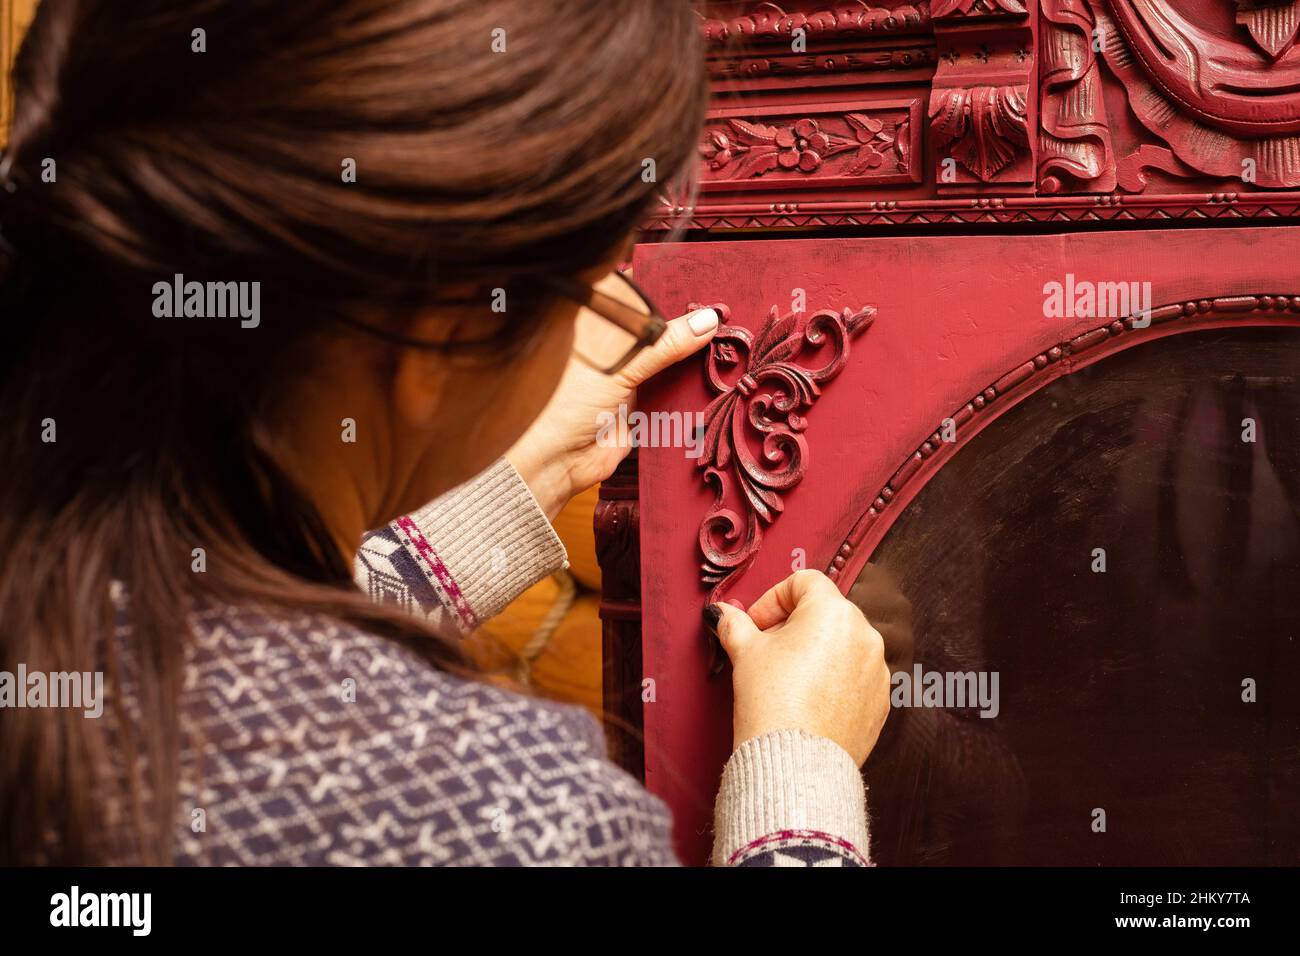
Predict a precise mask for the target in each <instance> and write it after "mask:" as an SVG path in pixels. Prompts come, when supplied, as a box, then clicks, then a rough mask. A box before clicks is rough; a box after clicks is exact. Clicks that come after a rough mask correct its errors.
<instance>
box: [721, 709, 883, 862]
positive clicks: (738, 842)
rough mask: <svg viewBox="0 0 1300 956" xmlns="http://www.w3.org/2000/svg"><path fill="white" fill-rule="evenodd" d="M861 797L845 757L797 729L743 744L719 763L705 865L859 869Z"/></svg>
mask: <svg viewBox="0 0 1300 956" xmlns="http://www.w3.org/2000/svg"><path fill="white" fill-rule="evenodd" d="M868 850H869V843H868V836H867V800H866V790H865V786H864V784H863V782H862V776H861V774H860V773H859V771H858V768H857V766H856V765H855V764H854V763H853V758H852V757H850V756H849V754H848V752H847V751H846V750H844V748H842V747H840V746H839V745H838V744H836V743H834V742H833V741H831V740H828V739H826V738H825V737H818V736H816V735H814V734H809V733H806V732H804V731H802V730H778V731H773V732H772V733H768V734H763V735H762V736H759V737H754V738H752V739H750V740H747V741H745V742H744V743H743V744H741V745H740V746H739V747H737V748H736V752H735V753H733V754H732V755H731V759H730V760H728V761H727V766H726V769H725V770H724V771H723V773H722V787H721V789H720V790H719V791H718V801H717V804H716V807H715V811H714V843H713V865H714V866H736V865H741V864H745V863H747V862H748V863H756V862H757V863H762V862H766V863H769V864H771V863H778V862H785V860H778V859H776V857H777V856H778V855H780V856H782V857H784V858H785V859H786V860H790V861H795V862H797V863H798V864H799V865H813V863H812V862H810V861H812V860H820V859H826V860H829V861H831V862H842V863H848V864H850V865H853V864H856V865H858V866H867V865H869V863H868Z"/></svg>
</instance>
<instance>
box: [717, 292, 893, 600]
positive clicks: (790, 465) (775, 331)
mask: <svg viewBox="0 0 1300 956" xmlns="http://www.w3.org/2000/svg"><path fill="white" fill-rule="evenodd" d="M874 317H875V309H874V308H872V307H871V306H866V307H864V308H861V309H858V310H856V311H855V310H853V309H847V308H846V309H844V310H843V311H842V312H834V311H831V310H829V309H826V310H822V311H820V312H814V313H813V314H812V315H810V316H809V317H808V318H807V320H806V321H803V319H802V313H797V312H791V313H789V314H787V315H785V316H780V315H779V314H778V313H777V310H776V308H775V307H774V308H773V309H772V312H771V314H770V315H769V317H768V319H767V322H766V323H765V324H764V325H763V328H762V330H761V331H760V332H759V333H758V335H757V336H755V335H754V334H753V333H751V332H750V331H749V330H748V329H745V328H741V327H739V326H734V325H724V326H723V327H722V329H721V330H720V331H719V332H718V333H717V335H716V336H715V337H714V339H713V342H712V344H711V345H710V347H709V356H708V362H707V364H706V374H707V377H708V383H709V388H710V389H711V390H712V391H713V392H715V393H716V394H717V397H716V398H714V399H713V401H712V402H710V403H709V406H708V408H706V409H705V411H704V427H705V432H704V448H703V455H702V456H701V458H700V463H699V467H700V468H702V469H703V470H704V481H705V483H706V484H710V485H712V486H713V488H714V490H715V492H716V497H715V498H714V501H713V505H712V506H711V507H710V508H709V511H708V513H707V514H706V515H705V516H704V520H703V521H702V522H701V523H700V532H699V541H700V550H701V551H702V552H703V554H704V563H703V565H702V566H701V571H702V575H701V578H702V580H703V581H704V583H705V584H710V585H713V587H712V590H711V592H710V594H709V601H710V602H712V601H715V600H717V599H718V597H719V595H720V594H721V593H722V591H723V589H724V587H725V586H726V584H727V582H728V581H730V580H731V579H732V577H733V576H735V575H737V574H739V573H740V572H742V571H743V570H744V569H745V568H746V567H748V566H749V564H750V562H751V561H753V559H754V556H755V555H756V554H757V553H758V549H759V545H760V543H761V541H762V528H763V526H764V525H769V524H771V523H772V522H773V521H775V520H776V518H777V516H778V515H780V514H781V511H782V510H783V508H784V502H783V500H782V495H783V494H785V493H786V492H788V491H789V490H790V489H791V488H793V487H794V486H795V485H797V484H798V483H799V482H800V481H802V480H803V476H804V474H805V472H806V470H807V467H808V443H807V440H806V439H805V438H804V435H803V432H804V429H805V428H807V426H808V422H807V419H806V418H805V417H804V413H805V412H806V411H807V410H808V409H809V408H811V407H812V405H813V404H814V403H815V402H816V401H817V399H818V397H819V396H820V395H821V389H822V386H823V385H825V384H826V383H827V382H829V381H830V380H831V379H833V378H834V377H835V376H836V375H838V374H839V373H840V371H841V370H842V369H843V368H844V365H845V363H846V362H847V361H848V358H849V340H850V339H851V338H852V337H853V336H855V335H858V334H859V333H861V332H863V331H864V330H866V328H867V327H868V326H870V325H871V323H872V321H873V320H874ZM804 353H808V354H807V356H806V358H807V360H808V361H814V362H815V361H818V357H819V356H822V357H823V358H822V360H821V364H819V365H814V366H811V367H810V366H809V365H806V364H804V363H803V362H800V361H798V360H797V359H798V358H799V356H801V355H803V354H804ZM737 372H738V373H739V374H736V373H737ZM755 444H757V445H758V447H759V448H760V449H761V453H759V454H756V453H755V451H754V446H755Z"/></svg>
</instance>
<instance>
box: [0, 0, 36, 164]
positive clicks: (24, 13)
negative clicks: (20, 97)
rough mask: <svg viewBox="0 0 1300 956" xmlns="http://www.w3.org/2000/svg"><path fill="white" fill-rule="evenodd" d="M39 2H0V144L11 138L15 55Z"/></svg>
mask: <svg viewBox="0 0 1300 956" xmlns="http://www.w3.org/2000/svg"><path fill="white" fill-rule="evenodd" d="M37 2H38V0H0V68H3V73H2V74H0V143H2V142H4V141H5V140H6V139H8V138H9V119H10V117H12V116H13V105H14V91H13V84H12V83H10V82H9V72H10V70H12V69H13V65H14V55H15V54H16V53H17V52H18V44H20V43H21V42H22V39H23V34H24V33H26V32H27V25H28V24H29V23H31V22H32V16H33V15H34V14H35V13H36V4H37Z"/></svg>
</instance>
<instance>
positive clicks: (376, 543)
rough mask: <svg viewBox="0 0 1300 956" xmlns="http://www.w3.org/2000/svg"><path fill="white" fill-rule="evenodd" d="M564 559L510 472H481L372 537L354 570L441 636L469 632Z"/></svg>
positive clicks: (366, 585)
mask: <svg viewBox="0 0 1300 956" xmlns="http://www.w3.org/2000/svg"><path fill="white" fill-rule="evenodd" d="M567 566H568V554H567V553H566V552H565V550H564V545H563V544H562V543H561V542H560V539H559V536H557V535H556V533H555V529H554V528H552V527H551V523H550V522H549V521H547V520H546V515H545V513H544V512H543V511H542V509H541V507H540V506H539V505H538V504H537V502H536V500H535V499H534V498H533V496H532V493H531V492H530V491H529V490H528V486H527V485H526V484H524V480H523V479H522V478H520V477H519V473H518V472H517V471H515V469H514V466H512V465H511V464H510V462H508V461H506V460H505V459H504V458H501V459H498V460H497V461H496V462H495V463H494V464H493V465H492V467H490V468H489V469H488V470H487V471H485V472H483V473H482V474H480V475H478V476H477V477H475V478H473V479H471V480H470V481H468V482H466V483H465V484H463V485H461V486H460V487H459V488H455V489H453V490H452V491H449V492H448V493H447V494H445V495H443V496H442V497H440V498H437V499H435V500H434V501H432V502H431V503H429V504H428V505H425V506H424V507H423V508H421V509H420V510H419V511H415V512H412V513H411V514H409V515H405V516H403V517H401V518H398V519H397V520H396V521H393V522H392V523H390V524H389V525H388V526H387V527H385V528H381V529H379V530H378V531H373V532H371V533H370V534H368V535H366V537H365V539H364V540H363V541H362V544H361V550H360V551H358V552H357V557H356V562H355V564H354V576H355V578H356V582H357V584H358V586H359V587H360V588H361V589H362V590H363V591H365V592H366V593H367V594H369V595H370V597H371V599H372V600H375V601H385V602H392V603H396V604H399V605H401V606H402V607H403V608H404V609H406V610H407V611H408V612H410V613H412V614H417V615H421V616H423V617H426V618H429V619H431V620H432V622H433V624H434V625H435V626H436V627H438V628H439V629H441V630H445V631H448V632H450V633H454V632H455V631H459V632H461V633H463V634H468V633H469V632H471V631H473V630H475V629H476V628H477V627H478V626H479V625H480V624H481V623H482V622H483V621H486V620H487V619H488V618H490V617H492V616H493V615H495V614H497V613H498V612H499V611H500V610H501V609H502V608H504V607H505V606H506V605H507V604H509V603H510V602H511V601H513V600H514V599H515V598H516V597H517V596H518V595H520V594H521V593H523V592H524V591H525V590H526V589H527V588H529V587H531V586H532V585H534V584H536V583H537V582H538V581H540V580H541V579H542V578H544V577H546V576H547V575H548V574H552V573H554V572H555V571H558V570H559V569H560V568H563V567H567Z"/></svg>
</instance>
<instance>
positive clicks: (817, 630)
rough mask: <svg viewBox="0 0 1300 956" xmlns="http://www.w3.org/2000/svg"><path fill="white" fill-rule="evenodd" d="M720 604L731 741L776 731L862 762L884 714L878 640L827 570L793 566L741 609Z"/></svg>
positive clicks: (884, 677)
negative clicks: (814, 740) (817, 741)
mask: <svg viewBox="0 0 1300 956" xmlns="http://www.w3.org/2000/svg"><path fill="white" fill-rule="evenodd" d="M712 607H713V608H716V609H717V610H718V612H720V614H721V616H720V618H719V619H718V623H717V632H718V640H719V641H720V642H721V643H722V647H723V649H724V650H726V652H727V655H728V656H729V657H730V658H731V664H732V684H733V687H734V691H735V709H734V717H733V722H734V727H735V746H736V747H739V746H740V745H741V744H742V743H744V742H745V741H746V740H749V739H751V738H753V737H758V736H760V735H762V734H766V733H770V732H771V731H774V730H803V731H806V732H808V733H810V734H816V735H818V736H820V737H826V738H828V739H830V740H833V741H834V742H835V743H837V744H839V745H840V746H841V747H843V748H844V749H845V750H846V751H848V753H849V755H850V756H851V757H852V758H853V759H854V760H855V761H856V762H857V764H858V766H861V765H862V764H863V763H864V762H865V761H866V759H867V756H868V755H869V754H870V753H871V748H872V747H874V746H875V744H876V739H877V738H878V737H879V736H880V729H881V727H883V726H884V723H885V718H886V717H887V716H888V715H889V668H888V667H887V666H886V665H885V649H884V642H883V641H882V640H881V637H880V634H879V633H878V632H877V631H876V629H875V628H874V627H872V626H871V625H870V624H869V623H868V622H867V619H866V618H865V617H864V616H863V615H862V612H861V611H860V610H859V609H858V607H857V605H856V604H853V603H852V602H851V601H849V600H847V599H846V598H845V597H844V596H843V595H842V594H840V591H839V588H837V587H836V586H835V585H834V584H833V583H832V582H831V580H830V578H828V577H826V575H824V574H822V573H821V572H819V571H796V572H795V573H794V574H792V575H790V577H788V578H786V579H785V580H784V581H782V582H781V583H780V584H778V585H776V586H775V587H773V588H772V589H771V590H770V591H768V592H767V593H766V594H764V595H763V596H762V597H760V598H759V599H758V600H757V601H755V602H754V604H753V605H752V606H751V607H750V608H749V610H748V612H746V611H742V610H740V609H739V608H737V607H733V606H731V605H729V604H715V605H712Z"/></svg>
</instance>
